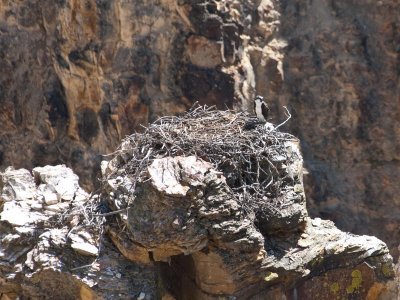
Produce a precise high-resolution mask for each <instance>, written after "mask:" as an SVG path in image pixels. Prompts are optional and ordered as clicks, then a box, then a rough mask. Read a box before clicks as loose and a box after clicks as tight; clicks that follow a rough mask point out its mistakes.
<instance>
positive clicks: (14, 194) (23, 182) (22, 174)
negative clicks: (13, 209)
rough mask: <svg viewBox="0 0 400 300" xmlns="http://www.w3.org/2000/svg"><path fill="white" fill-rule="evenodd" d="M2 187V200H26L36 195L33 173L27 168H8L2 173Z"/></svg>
mask: <svg viewBox="0 0 400 300" xmlns="http://www.w3.org/2000/svg"><path fill="white" fill-rule="evenodd" d="M0 178H1V181H0V188H1V190H2V193H1V198H0V200H2V201H11V200H24V199H25V200H26V199H33V198H34V197H35V194H34V191H35V181H34V180H33V178H32V175H31V173H30V172H29V171H28V170H25V169H19V170H15V169H14V168H12V167H9V168H7V169H6V170H5V171H4V173H2V174H1V177H0Z"/></svg>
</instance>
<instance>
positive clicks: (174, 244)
mask: <svg viewBox="0 0 400 300" xmlns="http://www.w3.org/2000/svg"><path fill="white" fill-rule="evenodd" d="M189 117H190V118H189ZM247 118H248V117H247ZM242 120H243V122H242ZM244 120H246V117H243V116H242V115H241V114H233V113H230V112H225V113H218V112H215V113H212V112H210V111H207V110H204V111H202V110H201V109H200V110H196V111H195V112H194V113H188V114H186V115H183V116H180V117H176V118H162V119H161V120H159V121H157V122H156V123H154V124H152V125H151V126H150V127H149V128H148V130H146V131H145V132H144V133H143V134H134V135H132V136H130V137H128V138H126V139H125V140H124V142H123V144H122V146H121V148H120V149H119V151H117V152H116V154H115V157H114V158H113V159H112V160H111V161H110V162H109V163H107V164H103V170H104V190H103V198H104V199H105V200H106V203H107V205H108V207H109V209H110V212H109V214H113V217H112V218H110V219H109V222H107V229H108V232H109V233H110V235H111V239H112V241H113V242H114V243H115V245H116V246H117V248H118V249H119V250H120V251H121V253H123V254H124V256H125V257H127V258H129V259H131V260H133V261H136V262H141V263H147V264H149V263H152V262H163V263H159V265H160V268H161V274H162V278H163V284H164V286H165V288H166V289H167V290H168V291H169V292H170V293H172V294H173V295H174V296H175V297H176V299H189V298H193V297H194V298H195V299H218V297H222V298H223V299H228V298H232V297H233V298H235V299H249V298H252V297H261V298H262V297H263V294H264V293H266V292H272V291H271V287H275V288H276V287H279V288H280V291H281V293H282V295H290V293H292V292H293V293H299V295H302V297H304V298H300V299H309V298H307V296H306V295H308V296H310V295H312V296H313V298H314V297H317V298H318V299H332V298H333V297H337V296H342V297H345V296H346V295H352V297H356V298H357V299H365V298H366V297H367V295H368V294H371V293H372V292H371V289H373V290H374V291H375V293H376V295H375V296H374V297H373V298H375V299H378V297H379V296H381V295H382V294H383V292H384V290H385V283H384V282H385V278H386V279H389V278H391V277H392V276H393V275H394V272H393V269H392V259H391V256H390V255H389V254H388V249H387V248H386V246H385V244H384V243H383V242H381V241H380V240H378V239H376V238H375V237H369V236H355V235H352V234H349V233H344V232H342V231H340V230H338V229H337V228H336V227H335V226H334V224H333V223H332V222H330V221H323V220H321V219H319V218H317V219H311V218H310V217H308V214H307V211H306V208H305V197H304V189H303V182H302V179H303V173H302V172H303V168H302V158H301V154H300V151H299V148H298V143H296V142H295V139H294V137H293V136H290V135H287V136H285V135H284V134H282V133H280V132H278V131H276V130H272V131H267V129H266V128H265V127H264V125H257V124H256V125H253V126H254V127H252V126H248V124H246V123H245V122H244ZM227 124H229V131H224V128H226V126H227ZM171 137H175V139H173V138H171ZM254 137H257V138H256V139H254ZM272 141H273V144H270V143H271V142H272ZM242 143H243V144H242ZM219 145H220V146H219ZM238 145H239V146H238ZM218 147H221V149H223V150H222V153H223V154H221V152H220V151H219V149H218ZM237 149H242V150H241V151H238V150H237ZM186 151H187V152H186ZM188 152H189V154H192V155H188V156H181V155H172V153H178V154H187V153H188ZM171 155H172V156H171ZM221 156H222V157H221ZM206 160H207V161H206ZM231 162H236V164H234V165H233V166H232V165H231ZM242 162H244V163H243V164H242ZM264 163H266V165H268V166H270V168H269V169H267V168H266V169H264V168H265V164H264ZM260 166H261V167H260ZM270 172H271V173H270ZM263 173H265V174H263ZM250 174H256V176H254V178H253V179H252V180H254V182H247V181H246V179H247V176H249V175H250ZM288 175H289V176H288ZM232 178H235V180H232ZM264 178H268V180H264ZM272 183H274V184H275V183H278V185H277V186H279V190H274V189H273V188H272V189H271V185H272ZM252 184H256V185H259V186H260V187H261V190H258V189H255V190H252V188H253V185H252ZM262 190H263V191H264V193H262ZM235 191H239V192H235ZM251 191H253V192H255V193H252V192H251ZM243 199H246V200H245V201H243ZM246 205H247V206H246ZM113 212H115V213H116V214H115V215H114V213H113ZM345 270H346V271H345ZM321 274H329V275H327V277H325V278H324V279H319V278H318V276H319V275H321ZM311 278H312V279H311ZM314 278H316V279H314ZM349 278H350V279H351V280H349ZM303 280H306V281H307V282H309V280H315V282H318V281H319V282H321V281H322V282H324V284H325V285H326V286H327V288H326V290H318V289H316V288H315V286H314V284H313V283H314V282H313V283H307V284H304V283H302V281H303ZM275 292H276V291H275ZM288 297H289V296H288ZM323 297H326V298H323ZM371 297H372V296H371ZM256 299H258V298H256ZM263 299H264V298H263Z"/></svg>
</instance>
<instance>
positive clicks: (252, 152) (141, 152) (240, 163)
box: [105, 106, 297, 212]
mask: <svg viewBox="0 0 400 300" xmlns="http://www.w3.org/2000/svg"><path fill="white" fill-rule="evenodd" d="M288 140H296V139H295V137H293V136H292V135H290V134H287V133H283V132H279V131H277V130H275V129H272V130H270V129H267V128H266V127H265V125H264V124H260V123H259V122H258V121H257V119H255V118H254V117H251V116H249V115H248V114H247V113H243V112H233V111H229V110H227V111H220V110H216V109H215V108H214V107H207V106H197V107H194V108H192V109H191V110H189V111H188V112H186V113H184V114H183V115H180V116H168V117H162V118H160V119H158V120H157V121H156V122H154V123H152V124H150V125H149V126H148V127H146V128H145V130H144V132H143V133H134V134H132V135H130V136H128V137H126V139H125V140H124V141H123V143H122V144H121V145H122V146H121V147H120V149H119V150H118V151H117V152H116V153H114V154H113V155H114V161H117V165H116V170H117V173H118V174H117V173H112V174H109V175H108V176H107V178H105V180H108V179H110V178H112V177H114V178H115V177H117V176H119V175H129V176H130V177H131V178H133V179H134V186H135V184H136V183H137V182H139V181H143V180H146V179H147V178H146V176H147V172H146V170H147V167H148V166H149V165H150V164H151V163H152V161H153V160H154V159H156V158H163V157H168V156H169V157H173V156H191V155H193V156H196V157H199V158H201V159H203V160H205V161H207V162H209V163H211V164H212V165H213V166H214V168H215V169H216V170H218V171H220V172H222V173H223V174H224V176H225V178H226V182H227V184H228V186H229V187H230V188H231V190H232V193H233V195H234V196H235V198H236V199H237V201H238V202H239V203H240V204H241V207H242V208H243V209H244V210H245V211H247V212H249V211H254V210H255V209H256V208H257V207H259V203H260V200H261V201H263V202H264V203H265V202H266V201H265V200H267V199H269V200H270V201H267V202H268V203H269V204H270V205H274V204H273V201H274V199H278V196H279V193H280V191H281V189H282V188H283V186H284V185H286V184H287V181H288V180H289V181H292V180H293V178H290V176H289V174H287V172H285V171H284V168H282V166H284V165H285V164H288V163H289V164H290V162H289V161H288V160H290V158H289V157H288V156H287V153H286V149H285V147H286V146H285V142H286V141H288ZM296 141H297V140H296ZM132 189H133V190H134V187H133V188H132ZM275 206H276V205H275Z"/></svg>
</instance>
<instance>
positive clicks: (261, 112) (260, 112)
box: [254, 96, 269, 123]
mask: <svg viewBox="0 0 400 300" xmlns="http://www.w3.org/2000/svg"><path fill="white" fill-rule="evenodd" d="M254 112H255V113H256V116H257V119H258V121H259V122H260V123H267V119H268V114H269V107H268V105H267V103H265V102H264V98H263V97H262V96H257V97H256V98H255V99H254Z"/></svg>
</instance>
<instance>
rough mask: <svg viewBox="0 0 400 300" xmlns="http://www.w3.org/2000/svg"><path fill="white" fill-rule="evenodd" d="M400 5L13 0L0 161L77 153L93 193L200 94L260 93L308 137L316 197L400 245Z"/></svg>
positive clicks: (27, 162)
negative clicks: (157, 122)
mask: <svg viewBox="0 0 400 300" xmlns="http://www.w3.org/2000/svg"><path fill="white" fill-rule="evenodd" d="M399 11H400V3H399V2H398V1H396V0H387V1H370V0H362V1H349V0H338V1H328V0H324V1H312V0H311V1H299V0H297V1H296V0H295V1H287V0H282V1H274V0H261V1H238V0H236V1H235V0H227V1H206V0H152V1H136V0H125V1H120V0H97V1H95V0H82V1H76V0H56V1H54V0H53V1H50V0H41V1H39V0H30V1H28V0H21V1H17V2H16V1H10V0H3V1H1V2H0V70H1V72H0V105H1V106H0V107H1V109H0V122H1V127H0V164H1V167H2V168H3V169H4V168H5V167H6V166H10V165H13V166H15V167H16V168H20V167H25V168H29V169H31V168H32V167H34V166H42V165H46V164H51V165H55V164H59V163H65V164H67V165H68V166H71V167H72V168H73V169H74V170H75V172H77V174H78V175H79V176H80V178H81V184H82V185H83V186H84V187H86V188H87V189H88V188H90V189H93V187H94V186H95V185H96V180H97V178H98V177H99V170H98V169H99V165H100V161H101V159H102V158H101V155H102V154H105V153H110V152H112V151H113V150H114V149H115V147H116V146H117V145H118V144H119V142H120V140H121V138H123V137H124V136H125V135H127V134H129V133H131V132H132V131H133V130H140V129H141V124H147V122H148V121H151V120H154V119H155V118H157V116H161V115H167V114H176V113H179V112H182V111H184V110H186V109H187V108H188V107H190V106H191V105H192V103H194V102H195V101H199V102H200V103H202V104H216V105H217V106H218V107H220V108H225V107H233V108H235V109H238V110H250V107H251V99H252V97H253V96H254V95H255V94H262V95H264V96H266V97H267V98H268V100H269V103H270V106H271V107H272V110H273V113H272V116H273V119H272V120H271V121H273V122H280V121H282V120H283V119H284V118H285V116H284V109H283V108H282V106H283V105H287V106H288V107H289V109H290V111H291V113H292V115H293V117H292V120H291V121H290V123H288V127H286V130H289V131H291V132H292V133H294V134H295V135H297V136H298V137H299V138H300V139H301V142H302V149H303V153H304V157H305V165H306V167H307V168H308V170H309V172H310V175H308V178H306V184H307V197H308V202H309V203H308V207H309V210H310V211H311V214H312V215H313V216H321V217H323V218H328V219H331V220H333V221H334V222H335V223H336V224H337V226H338V227H339V228H341V229H343V230H348V231H352V232H354V233H359V234H371V235H376V236H378V237H380V238H381V239H383V240H384V241H385V242H387V243H388V245H389V246H390V247H391V249H392V253H393V254H395V256H397V255H398V253H397V250H396V249H397V248H396V247H397V246H398V244H399V241H400V229H399V228H400V226H399V218H400V217H399V216H400V208H399V207H400V205H399V204H400V197H399V195H400V186H399V185H398V182H399V180H400V163H399V159H400V126H399V125H400V124H399V123H400V121H399V120H400V105H399V104H400V100H399V99H400V98H399V93H400V92H399V91H400V89H399V73H400V58H399V50H400V29H399V28H400V14H399Z"/></svg>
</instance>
